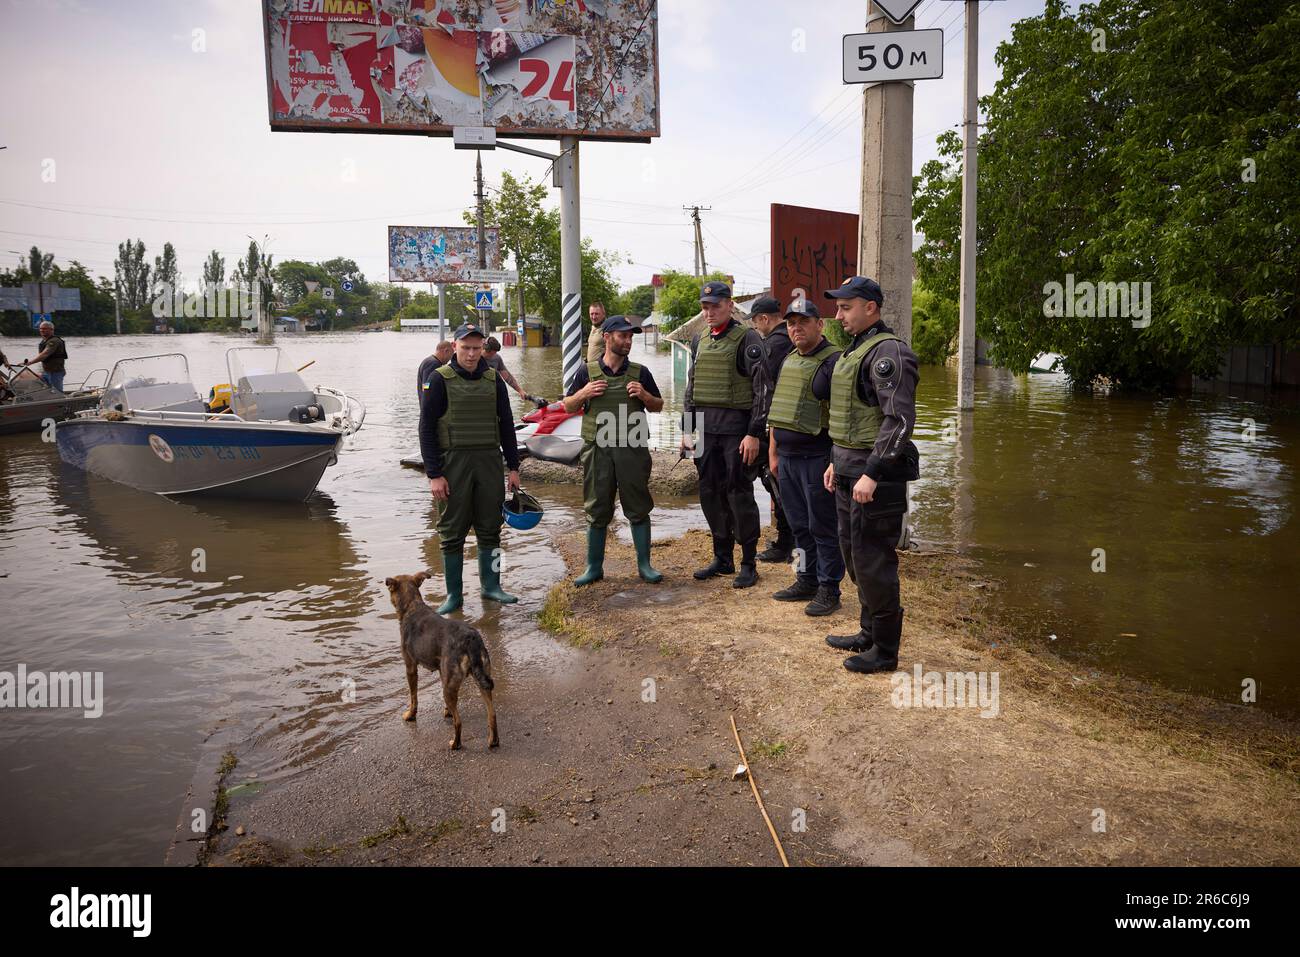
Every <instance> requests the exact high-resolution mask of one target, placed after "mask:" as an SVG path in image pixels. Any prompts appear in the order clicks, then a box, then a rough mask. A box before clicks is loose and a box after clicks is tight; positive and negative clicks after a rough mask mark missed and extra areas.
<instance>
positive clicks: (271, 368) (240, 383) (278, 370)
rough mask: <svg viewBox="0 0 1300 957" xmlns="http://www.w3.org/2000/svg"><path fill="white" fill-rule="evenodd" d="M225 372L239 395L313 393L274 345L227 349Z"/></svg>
mask: <svg viewBox="0 0 1300 957" xmlns="http://www.w3.org/2000/svg"><path fill="white" fill-rule="evenodd" d="M226 373H227V374H228V375H229V376H230V384H231V385H232V386H234V387H235V391H237V392H309V391H311V390H310V389H308V388H307V384H306V383H305V382H304V381H303V379H302V376H300V375H298V373H297V371H295V370H294V368H293V365H292V364H291V363H290V362H289V360H288V359H286V358H285V356H284V353H282V352H281V351H280V350H279V349H278V348H276V347H275V346H260V347H244V348H239V349H228V350H226Z"/></svg>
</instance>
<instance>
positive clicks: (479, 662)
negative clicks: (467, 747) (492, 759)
mask: <svg viewBox="0 0 1300 957" xmlns="http://www.w3.org/2000/svg"><path fill="white" fill-rule="evenodd" d="M428 577H429V576H428V574H427V573H425V572H420V573H419V574H418V575H398V576H396V577H395V578H385V579H384V584H385V585H387V586H388V597H389V598H390V599H392V602H393V607H394V608H396V609H397V618H398V621H400V622H401V630H402V661H403V662H405V663H406V684H407V686H408V687H409V688H410V691H411V706H410V707H409V708H407V709H406V713H405V714H403V715H402V719H403V720H405V721H414V720H415V712H416V709H417V704H416V688H417V686H418V684H419V673H418V671H417V667H416V666H417V665H424V666H425V667H426V668H428V669H429V670H430V671H436V672H438V676H439V677H440V678H441V679H442V702H443V711H442V715H443V717H444V718H451V723H452V728H453V729H454V735H453V737H452V739H451V749H452V750H453V751H455V750H456V749H458V748H459V747H460V709H459V708H458V707H457V705H456V700H457V698H458V697H459V695H460V684H461V682H462V681H464V680H465V676H466V675H473V676H474V682H475V684H477V685H478V690H479V694H481V695H482V696H483V703H484V704H486V705H487V715H488V747H489V748H495V747H497V745H499V744H500V743H501V739H500V737H498V735H497V713H496V709H495V708H493V707H492V660H491V659H490V658H489V657H488V650H487V645H485V644H484V643H483V636H482V635H481V634H479V632H478V629H477V628H472V627H470V626H469V625H467V624H465V623H464V622H460V621H452V620H451V619H450V618H443V617H442V616H441V615H439V614H438V613H437V612H436V611H434V610H433V609H432V608H430V607H429V606H428V605H426V604H425V603H424V599H423V598H421V597H420V586H421V585H423V584H424V582H425V580H426V579H427V578H428Z"/></svg>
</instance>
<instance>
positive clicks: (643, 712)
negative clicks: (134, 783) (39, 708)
mask: <svg viewBox="0 0 1300 957" xmlns="http://www.w3.org/2000/svg"><path fill="white" fill-rule="evenodd" d="M494 658H495V659H496V660H497V661H498V662H500V661H502V660H503V659H504V656H500V655H494ZM578 660H579V661H580V662H581V664H580V665H579V667H578V668H577V669H576V670H574V671H573V672H572V673H570V674H567V675H564V676H561V677H554V676H549V677H548V676H544V675H543V676H528V675H520V676H506V680H504V681H501V682H500V683H499V686H498V694H497V696H496V699H497V708H498V714H499V721H500V730H501V737H502V747H501V748H500V749H499V750H496V751H492V752H489V751H488V750H487V747H486V720H485V717H484V712H483V707H482V703H481V702H480V701H479V699H478V696H477V695H476V694H465V695H462V698H461V702H462V703H461V716H462V721H463V738H464V741H463V744H464V747H463V750H461V751H459V752H451V751H449V750H448V749H447V741H448V738H449V736H450V732H449V728H448V725H447V724H446V723H445V722H444V721H443V720H442V718H441V713H442V709H441V707H440V704H441V699H440V697H439V694H440V692H439V691H438V686H437V678H436V677H435V676H433V675H426V676H424V677H423V679H422V698H421V714H420V719H419V721H418V722H416V723H414V724H408V723H405V722H403V721H402V720H401V719H400V714H401V710H402V708H403V707H404V693H403V688H402V681H401V674H400V669H395V671H394V681H393V688H392V707H391V709H389V714H388V715H387V716H386V717H385V719H384V720H382V721H380V722H375V723H373V725H372V726H371V727H369V728H368V729H367V731H366V732H365V733H364V734H362V735H360V736H359V739H358V740H357V741H356V742H355V745H354V746H353V747H352V748H351V749H350V750H338V751H335V752H334V753H333V754H332V755H331V756H330V757H329V758H327V759H326V760H325V761H323V762H322V763H320V764H318V765H316V766H314V767H313V768H311V769H310V770H308V771H306V772H304V773H302V774H300V775H298V776H297V777H294V778H292V779H291V780H289V781H287V782H284V783H282V784H278V785H273V786H271V787H268V788H267V789H266V790H264V791H262V792H261V793H260V794H258V795H257V796H255V797H252V798H241V797H234V798H232V799H231V800H230V807H229V810H228V812H227V814H226V822H227V827H226V829H225V830H223V831H221V832H220V833H219V835H218V836H217V837H216V838H215V839H214V840H213V841H212V843H211V848H210V853H209V856H208V863H210V864H215V865H254V864H290V865H322V864H404V865H405V864H462V865H475V864H494V865H497V864H516V865H518V864H569V865H575V864H612V865H617V864H685V865H696V864H699V865H704V864H728V865H740V866H750V865H778V864H779V859H778V857H777V854H776V850H775V847H774V845H773V843H772V839H771V837H770V836H769V834H768V832H767V829H766V826H765V825H764V823H763V820H762V818H761V816H760V814H759V812H758V809H757V805H756V804H755V802H754V798H753V795H752V794H751V792H750V788H749V785H748V784H747V783H746V782H745V781H743V780H741V781H733V780H732V779H731V772H732V770H733V769H734V768H735V766H736V764H737V763H738V759H737V756H736V749H735V744H734V741H733V739H732V735H731V730H730V725H729V723H728V720H727V715H728V712H729V711H730V709H731V708H732V706H733V705H732V703H731V702H730V701H729V700H727V699H726V697H725V696H724V695H723V694H721V693H719V692H717V691H714V690H711V689H709V688H707V687H706V686H705V685H704V684H703V683H702V682H701V681H700V680H699V679H698V678H696V677H694V676H692V675H690V674H689V673H686V672H685V671H684V669H682V668H680V667H678V666H677V663H675V662H674V661H673V660H671V659H667V658H664V657H662V656H661V655H659V654H658V652H657V650H654V649H652V648H642V649H617V650H613V649H606V650H597V649H588V650H585V651H583V652H582V653H581V654H580V656H579V659H578ZM647 679H652V680H653V686H652V687H653V699H654V700H652V701H646V700H643V698H644V697H646V692H647V688H648V687H651V686H647V685H646V683H645V682H646V680H647ZM742 727H743V722H742ZM748 743H753V744H759V743H761V742H759V741H758V739H752V742H747V746H748ZM235 756H236V758H238V757H239V754H238V752H236V755H235ZM754 764H755V774H756V776H757V778H758V781H759V783H760V784H761V785H762V786H763V788H764V800H765V801H766V802H767V804H768V808H769V813H771V814H772V815H773V816H774V818H775V819H776V821H777V824H778V826H782V834H781V837H782V842H783V844H784V845H785V848H786V853H787V855H788V856H789V857H790V860H791V862H792V864H835V863H841V862H843V861H844V860H845V858H844V857H843V855H842V854H840V853H839V852H837V851H836V850H835V849H834V848H833V847H832V846H831V845H830V844H829V841H828V840H827V837H828V835H829V834H831V833H833V832H834V830H836V829H837V828H838V827H839V823H838V822H837V821H835V820H834V819H833V818H832V817H830V816H828V814H827V809H828V808H829V806H830V805H829V802H827V801H826V800H825V799H824V796H823V795H820V794H818V793H816V792H815V791H813V790H812V789H810V788H808V787H807V786H806V784H805V782H803V781H802V780H801V779H800V778H799V776H798V775H797V774H796V773H792V770H791V769H789V768H786V767H781V766H778V765H776V764H774V762H771V761H767V760H764V759H763V758H761V757H756V758H754ZM238 779H239V771H238V768H236V769H235V770H234V771H232V772H231V773H230V774H229V775H228V783H229V784H234V783H235V782H236V781H237V780H238ZM795 806H800V807H803V808H804V809H805V811H806V814H805V818H806V821H807V822H808V824H807V831H804V832H797V831H792V830H791V828H790V827H789V826H788V823H789V822H790V821H791V820H792V814H791V809H792V808H793V807H795ZM783 824H784V825H785V826H783ZM494 825H495V829H494ZM503 825H504V826H503ZM240 828H242V831H243V833H242V834H239V833H236V831H237V829H240Z"/></svg>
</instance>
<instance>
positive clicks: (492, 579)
mask: <svg viewBox="0 0 1300 957" xmlns="http://www.w3.org/2000/svg"><path fill="white" fill-rule="evenodd" d="M493 551H495V553H496V554H497V555H500V554H501V550H500V549H499V548H498V549H494V550H493ZM492 559H493V552H479V553H478V583H479V594H480V595H482V596H483V597H484V598H491V599H492V600H493V601H499V602H501V604H503V605H513V604H514V603H515V602H517V601H518V600H519V599H518V598H516V597H515V596H514V595H511V594H509V593H507V592H503V591H502V590H501V572H500V571H499V570H497V569H496V568H494V567H493V566H494V564H495V563H494V562H493V560H492Z"/></svg>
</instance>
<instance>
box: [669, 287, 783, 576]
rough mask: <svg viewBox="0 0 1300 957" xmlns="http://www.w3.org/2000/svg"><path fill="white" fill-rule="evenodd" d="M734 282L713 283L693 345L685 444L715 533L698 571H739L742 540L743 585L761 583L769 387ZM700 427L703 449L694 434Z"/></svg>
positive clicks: (704, 293) (703, 295) (703, 297)
mask: <svg viewBox="0 0 1300 957" xmlns="http://www.w3.org/2000/svg"><path fill="white" fill-rule="evenodd" d="M732 305H733V304H732V301H731V287H730V286H728V285H727V284H726V283H725V282H716V281H715V282H707V283H705V284H704V288H703V289H702V290H700V307H701V309H703V311H704V317H705V319H706V321H707V322H708V324H709V327H708V330H707V332H706V333H705V334H704V335H702V336H700V337H698V338H697V339H696V340H695V341H693V342H692V343H691V355H692V357H693V361H692V362H691V368H690V372H689V374H688V375H687V380H686V397H685V401H684V403H683V410H682V450H683V452H687V453H690V454H691V455H692V457H693V458H694V459H695V468H696V469H697V470H698V471H699V473H700V506H701V508H702V509H703V511H704V517H705V518H706V519H707V520H708V522H709V531H710V533H712V535H713V561H712V562H710V563H709V564H708V565H706V566H704V567H703V568H701V569H699V570H698V571H697V572H695V577H696V579H698V580H700V581H703V580H705V579H707V578H712V577H714V576H715V575H730V574H732V573H733V572H735V570H736V569H735V566H734V565H733V564H732V560H733V549H734V547H735V544H736V543H737V542H739V543H740V573H739V574H737V575H736V577H735V579H734V580H733V581H732V586H733V587H735V588H749V587H751V586H752V585H754V584H755V583H756V582H757V581H758V570H757V568H756V567H755V564H754V562H755V556H756V554H757V552H758V527H759V522H758V505H756V504H755V502H754V479H755V478H757V477H758V474H759V472H760V471H761V469H762V465H763V463H762V462H761V460H760V458H759V448H760V446H761V444H762V439H763V437H764V436H765V435H766V433H767V409H766V408H765V403H764V401H763V395H764V389H766V388H767V370H766V367H765V365H764V362H763V359H764V351H763V343H762V338H761V337H760V336H759V334H758V332H756V331H755V330H753V329H746V328H745V327H744V326H742V325H740V323H738V322H736V320H735V319H733V318H732V317H731V310H732ZM697 430H698V431H699V434H700V439H699V447H698V448H695V446H694V443H693V442H692V440H691V434H692V433H693V432H695V431H697Z"/></svg>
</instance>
